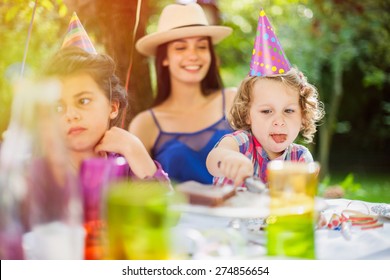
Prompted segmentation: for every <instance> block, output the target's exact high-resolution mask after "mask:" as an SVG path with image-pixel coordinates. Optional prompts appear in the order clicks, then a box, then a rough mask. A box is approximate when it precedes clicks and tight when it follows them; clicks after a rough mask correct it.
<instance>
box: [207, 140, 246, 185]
mask: <svg viewBox="0 0 390 280" xmlns="http://www.w3.org/2000/svg"><path fill="white" fill-rule="evenodd" d="M206 166H207V170H208V171H209V172H210V174H211V175H213V176H215V177H227V178H229V179H231V180H233V181H234V185H235V186H239V185H241V184H242V183H243V182H244V180H245V178H247V177H249V176H252V175H253V164H252V162H251V160H250V159H249V158H247V157H246V156H245V155H243V154H241V153H240V150H239V147H238V145H237V143H236V141H234V139H233V138H232V137H224V138H223V139H222V140H221V141H220V142H219V143H218V146H216V147H215V148H214V149H212V150H211V151H210V153H209V154H208V156H207V159H206Z"/></svg>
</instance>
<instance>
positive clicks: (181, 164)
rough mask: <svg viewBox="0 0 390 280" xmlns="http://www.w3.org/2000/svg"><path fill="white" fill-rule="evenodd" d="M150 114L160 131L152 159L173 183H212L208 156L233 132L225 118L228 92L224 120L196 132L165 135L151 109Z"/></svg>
mask: <svg viewBox="0 0 390 280" xmlns="http://www.w3.org/2000/svg"><path fill="white" fill-rule="evenodd" d="M150 113H151V114H152V117H153V119H154V122H155V123H156V126H157V127H158V129H159V135H158V137H157V139H156V142H155V143H154V146H153V149H152V157H153V159H155V160H157V161H158V162H159V163H160V164H161V165H162V168H163V169H164V171H165V172H167V173H168V176H169V178H170V179H171V181H172V183H181V182H185V181H190V180H194V181H197V182H200V183H202V184H212V182H213V177H212V176H211V174H210V173H209V172H208V171H207V168H206V158H207V155H208V154H209V152H210V151H211V149H212V148H213V147H214V146H215V144H216V143H217V142H218V141H219V139H220V138H221V137H222V136H224V135H225V134H227V133H231V132H232V131H233V130H232V128H231V127H230V125H229V123H228V121H227V119H226V115H225V94H224V91H223V90H222V114H223V115H222V118H221V119H220V120H218V121H217V122H216V123H214V124H212V125H210V126H209V127H206V128H204V129H202V130H199V131H196V132H191V133H183V132H165V131H163V130H162V129H161V126H160V124H159V122H158V120H157V118H156V116H155V114H154V112H153V110H151V109H150Z"/></svg>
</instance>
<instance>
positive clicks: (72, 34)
mask: <svg viewBox="0 0 390 280" xmlns="http://www.w3.org/2000/svg"><path fill="white" fill-rule="evenodd" d="M68 46H76V47H79V48H81V49H83V50H85V51H87V52H89V53H92V54H97V52H96V50H95V47H94V46H93V44H92V42H91V40H90V39H89V37H88V34H87V32H86V31H85V29H84V27H83V25H82V24H81V22H80V20H79V18H78V16H77V14H76V12H74V13H73V15H72V18H71V20H70V22H69V26H68V30H67V32H66V35H65V39H64V43H63V44H62V47H61V48H64V47H68Z"/></svg>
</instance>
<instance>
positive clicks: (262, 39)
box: [249, 9, 291, 76]
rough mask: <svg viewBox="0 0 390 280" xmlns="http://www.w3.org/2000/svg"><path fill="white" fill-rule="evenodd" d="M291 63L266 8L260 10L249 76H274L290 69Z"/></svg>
mask: <svg viewBox="0 0 390 280" xmlns="http://www.w3.org/2000/svg"><path fill="white" fill-rule="evenodd" d="M290 67H291V66H290V63H289V61H288V59H287V57H286V55H285V54H284V51H283V48H282V46H281V44H280V42H279V40H278V38H277V37H276V35H275V33H274V30H273V28H272V26H271V23H270V22H269V20H268V18H267V16H266V14H265V12H264V10H263V9H262V10H261V11H260V15H259V21H258V24H257V32H256V38H255V43H254V47H253V51H252V60H251V63H250V72H249V76H272V75H276V74H283V73H286V72H287V71H288V70H290Z"/></svg>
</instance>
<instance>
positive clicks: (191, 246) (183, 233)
mask: <svg viewBox="0 0 390 280" xmlns="http://www.w3.org/2000/svg"><path fill="white" fill-rule="evenodd" d="M326 203H327V204H328V206H327V207H326V209H324V210H323V211H322V213H323V215H324V216H325V217H330V216H331V215H332V214H333V213H336V214H340V213H341V211H342V210H344V209H346V208H347V207H348V209H352V210H361V211H366V210H367V209H368V210H370V209H371V207H372V206H374V205H376V204H375V203H368V202H362V201H356V200H354V201H352V203H351V200H347V199H330V200H326ZM370 214H373V213H372V212H371V213H370ZM257 220H259V219H257ZM379 221H380V222H383V223H384V224H383V227H382V228H376V229H368V230H361V229H359V228H356V227H353V228H352V232H351V239H350V240H347V239H345V238H344V237H343V236H342V234H341V232H340V231H336V230H329V229H317V230H316V231H315V245H316V258H317V259H320V260H321V259H322V260H345V259H347V260H354V259H389V260H390V219H387V218H380V219H379ZM251 222H256V219H255V220H253V219H246V220H242V219H232V218H226V217H217V216H212V215H203V214H199V213H182V215H181V218H180V221H179V223H178V224H177V226H176V227H175V228H174V229H173V235H172V236H173V240H172V243H173V244H174V250H175V252H176V253H174V255H173V258H176V257H177V258H190V259H191V258H192V259H213V258H222V259H228V258H235V259H257V258H267V256H266V248H265V244H266V240H265V233H264V232H262V231H251V230H248V228H250V224H251Z"/></svg>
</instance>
